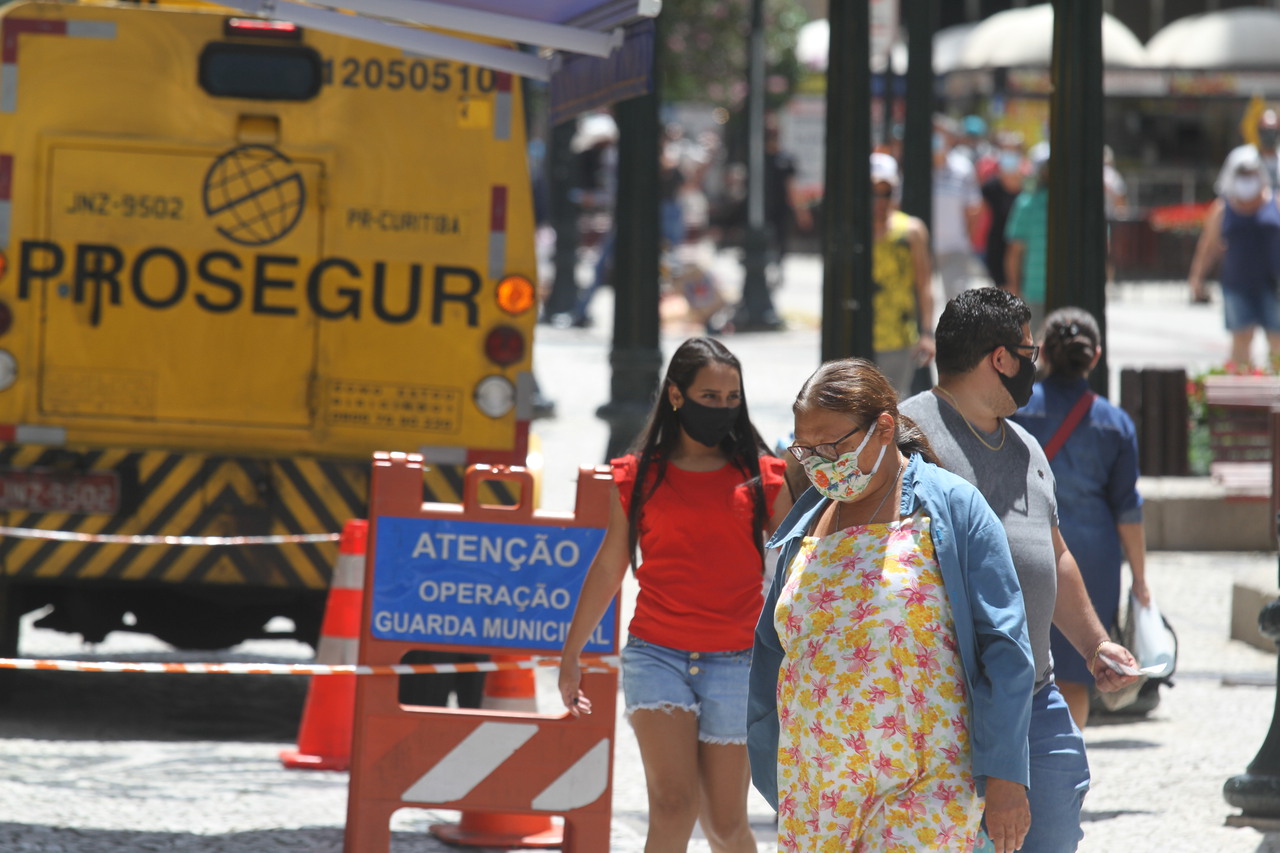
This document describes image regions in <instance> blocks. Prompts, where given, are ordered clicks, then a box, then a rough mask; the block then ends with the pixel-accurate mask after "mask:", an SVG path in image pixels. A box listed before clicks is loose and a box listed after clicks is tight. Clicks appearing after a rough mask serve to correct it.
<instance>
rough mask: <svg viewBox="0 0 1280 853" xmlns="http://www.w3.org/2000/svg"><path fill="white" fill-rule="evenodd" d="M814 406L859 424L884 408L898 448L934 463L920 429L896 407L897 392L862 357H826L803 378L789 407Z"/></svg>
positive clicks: (796, 410)
mask: <svg viewBox="0 0 1280 853" xmlns="http://www.w3.org/2000/svg"><path fill="white" fill-rule="evenodd" d="M815 408H817V409H826V410H827V411H828V412H839V413H840V414H842V415H848V416H849V417H851V418H853V420H854V421H856V422H858V423H860V424H870V423H872V422H873V421H875V419H876V418H878V417H880V413H881V412H887V413H888V414H889V416H890V417H892V418H893V423H894V436H893V442H894V444H896V445H897V446H898V449H899V450H900V451H902V452H903V453H905V454H906V455H908V456H910V455H911V454H912V453H919V454H920V455H921V456H922V457H924V460H925V461H926V462H932V463H933V464H935V465H937V464H938V457H937V456H936V455H935V454H934V452H933V448H932V447H931V446H930V445H929V439H927V438H926V437H925V434H924V431H923V430H921V429H920V427H918V426H916V422H915V421H913V420H911V418H909V417H907V416H906V415H904V414H901V413H900V412H899V411H898V392H897V391H895V390H893V386H892V385H891V384H889V380H888V379H886V378H885V376H884V374H883V373H881V372H880V370H879V369H878V368H877V367H876V366H875V365H874V364H872V363H871V362H869V361H867V360H866V359H864V358H843V359H840V360H839V361H828V362H827V363H826V364H824V365H822V366H821V367H819V368H818V369H817V370H815V371H814V373H813V375H812V376H810V377H809V378H808V379H806V380H805V383H804V385H803V386H801V388H800V393H799V394H797V395H796V401H795V403H793V404H792V406H791V411H792V412H793V413H795V414H800V413H801V412H805V411H809V410H810V409H815Z"/></svg>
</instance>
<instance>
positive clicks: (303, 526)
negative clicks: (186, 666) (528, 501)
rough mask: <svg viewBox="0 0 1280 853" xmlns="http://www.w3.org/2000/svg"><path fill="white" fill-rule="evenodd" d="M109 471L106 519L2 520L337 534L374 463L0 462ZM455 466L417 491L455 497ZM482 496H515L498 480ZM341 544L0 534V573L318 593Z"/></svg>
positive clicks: (180, 456) (355, 507)
mask: <svg viewBox="0 0 1280 853" xmlns="http://www.w3.org/2000/svg"><path fill="white" fill-rule="evenodd" d="M27 469H46V470H47V469H52V470H67V469H72V470H75V471H78V472H101V471H114V472H116V473H117V474H118V476H119V480H120V500H119V504H120V509H119V511H118V512H116V513H114V514H110V515H79V514H69V513H47V512H46V513H40V512H23V511H9V512H4V513H0V524H4V525H6V526H10V527H27V528H37V529H43V530H61V531H73V532H77V533H89V534H116V535H166V536H271V535H283V536H288V535H290V534H310V533H339V532H341V530H342V525H343V523H344V522H345V521H346V520H347V519H349V518H364V517H365V516H366V512H367V506H368V490H369V463H368V462H367V461H358V460H330V459H311V458H303V457H295V458H277V459H272V458H254V457H231V456H217V455H211V454H198V453H170V452H166V451H155V450H149V451H131V450H123V449H84V448H73V447H57V448H54V447H38V446H20V445H8V446H5V447H3V448H0V470H16V471H22V470H27ZM462 475H463V471H462V469H461V468H459V467H456V466H430V467H429V468H428V470H427V471H426V473H425V475H424V484H423V486H424V491H423V499H424V500H426V501H438V502H445V503H455V502H458V501H460V500H461V494H462V479H463V478H462ZM481 501H482V502H483V503H490V504H510V503H512V496H511V495H510V493H509V491H508V489H507V487H506V486H505V484H503V483H486V484H484V486H483V487H482V489H481ZM337 553H338V549H337V545H336V543H320V544H316V543H287V544H280V545H238V546H206V545H189V546H168V545H141V544H137V545H131V544H116V543H109V544H108V543H97V542H53V541H48V540H39V539H18V538H4V539H0V570H2V572H3V575H4V576H5V577H7V578H9V579H11V580H15V581H18V582H21V581H23V580H26V581H33V582H39V581H53V582H62V583H65V582H68V581H73V580H75V581H97V582H112V581H135V582H142V583H162V584H186V583H205V584H240V585H250V586H265V587H277V588H295V589H296V588H303V589H317V590H321V589H325V588H326V587H327V586H328V584H329V578H330V574H331V572H332V568H333V565H334V561H335V560H336V559H337Z"/></svg>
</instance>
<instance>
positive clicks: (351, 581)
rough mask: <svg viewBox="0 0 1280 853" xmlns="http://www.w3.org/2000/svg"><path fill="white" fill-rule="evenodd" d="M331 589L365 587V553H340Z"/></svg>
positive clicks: (334, 568) (334, 569)
mask: <svg viewBox="0 0 1280 853" xmlns="http://www.w3.org/2000/svg"><path fill="white" fill-rule="evenodd" d="M329 589H364V555H363V554H339V555H338V562H337V563H336V564H335V565H334V567H333V583H331V584H329Z"/></svg>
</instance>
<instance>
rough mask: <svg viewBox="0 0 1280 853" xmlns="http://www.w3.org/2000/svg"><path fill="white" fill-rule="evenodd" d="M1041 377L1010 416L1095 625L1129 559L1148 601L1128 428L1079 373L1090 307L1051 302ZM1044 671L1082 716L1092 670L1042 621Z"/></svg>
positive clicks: (1110, 609) (1089, 366)
mask: <svg viewBox="0 0 1280 853" xmlns="http://www.w3.org/2000/svg"><path fill="white" fill-rule="evenodd" d="M1041 340H1042V342H1043V343H1042V344H1041V346H1042V349H1041V363H1042V364H1043V365H1044V367H1045V377H1044V379H1042V380H1041V381H1039V382H1037V383H1036V384H1035V387H1034V389H1032V392H1031V400H1030V401H1029V402H1028V403H1027V405H1025V406H1023V407H1022V408H1021V409H1019V410H1018V412H1017V413H1016V414H1015V415H1014V416H1013V420H1014V422H1015V423H1018V424H1020V425H1021V426H1023V427H1025V428H1026V430H1027V432H1029V433H1031V435H1033V436H1034V437H1035V438H1036V440H1037V441H1039V442H1040V445H1041V446H1042V447H1043V448H1044V451H1045V456H1046V457H1047V458H1048V460H1049V465H1050V467H1052V468H1053V477H1054V480H1055V481H1056V483H1057V488H1058V529H1059V530H1060V531H1061V532H1062V539H1063V541H1064V542H1066V543H1067V547H1068V548H1070V549H1071V553H1072V554H1073V555H1074V556H1075V558H1076V564H1077V565H1078V566H1079V567H1080V576H1081V577H1082V578H1083V579H1084V585H1085V588H1086V589H1087V590H1088V592H1089V601H1090V602H1092V604H1093V609H1094V611H1095V612H1096V613H1097V614H1098V619H1099V620H1101V622H1102V624H1103V625H1112V624H1114V623H1115V621H1116V616H1117V614H1118V613H1119V610H1120V582H1121V565H1122V564H1123V562H1124V559H1125V557H1128V559H1129V569H1130V571H1131V572H1132V573H1133V585H1132V589H1133V595H1134V597H1135V598H1137V599H1138V601H1140V602H1141V603H1142V604H1144V605H1146V604H1148V603H1150V600H1151V595H1150V593H1149V592H1148V590H1147V581H1146V554H1147V544H1146V541H1147V540H1146V534H1145V533H1144V532H1143V527H1142V496H1141V495H1140V494H1138V473H1139V472H1138V436H1137V430H1135V429H1134V425H1133V420H1132V419H1131V418H1130V417H1129V415H1128V414H1126V413H1125V411H1124V410H1123V409H1120V408H1119V407H1117V406H1114V405H1112V404H1111V402H1110V401H1108V400H1107V399H1106V398H1105V397H1101V396H1099V395H1097V394H1095V393H1093V392H1092V391H1091V390H1090V389H1089V373H1090V371H1092V370H1093V369H1094V368H1095V367H1097V365H1098V360H1099V359H1100V358H1102V335H1101V333H1100V332H1099V331H1098V322H1097V320H1095V319H1094V317H1093V315H1092V314H1090V313H1089V312H1088V311H1085V310H1084V309H1082V308H1060V309H1058V310H1057V311H1054V312H1053V313H1052V314H1050V315H1049V317H1048V319H1046V320H1045V324H1044V329H1043V331H1042V332H1041ZM1049 647H1050V650H1051V651H1052V652H1053V678H1054V681H1056V682H1057V683H1058V689H1059V690H1061V691H1062V695H1063V698H1065V699H1066V700H1067V706H1068V707H1069V708H1070V709H1071V718H1072V719H1073V720H1075V722H1076V725H1077V726H1079V727H1080V728H1084V725H1085V723H1086V722H1088V719H1089V701H1090V691H1091V690H1092V689H1093V673H1092V672H1091V671H1090V670H1089V662H1088V661H1086V660H1085V659H1084V657H1082V656H1081V655H1080V653H1079V652H1078V651H1077V650H1076V649H1075V647H1074V646H1072V645H1071V643H1069V642H1067V639H1066V637H1064V636H1063V635H1062V632H1061V631H1059V630H1058V629H1057V628H1056V627H1055V628H1051V629H1050V637H1049Z"/></svg>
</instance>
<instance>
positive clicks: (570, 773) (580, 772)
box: [531, 738, 610, 812]
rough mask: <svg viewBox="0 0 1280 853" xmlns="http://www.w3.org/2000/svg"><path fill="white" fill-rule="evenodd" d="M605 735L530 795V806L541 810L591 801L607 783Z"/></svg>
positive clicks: (595, 798) (558, 808)
mask: <svg viewBox="0 0 1280 853" xmlns="http://www.w3.org/2000/svg"><path fill="white" fill-rule="evenodd" d="M609 750H610V742H609V739H608V738H605V739H604V740H602V741H600V742H599V743H597V744H596V745H595V746H593V747H591V749H590V750H589V751H588V752H587V754H586V755H584V756H582V757H581V758H579V759H578V760H577V761H575V762H574V763H573V766H572V767H570V768H569V769H568V770H566V771H564V773H561V774H560V778H559V779H557V780H556V781H554V782H552V783H551V784H550V785H548V786H547V788H546V790H544V791H543V792H542V793H541V794H539V795H538V796H536V797H534V798H533V802H532V803H531V805H532V807H533V808H535V809H538V810H540V811H547V812H564V811H568V810H570V809H578V808H582V807H583V806H585V805H587V804H589V803H594V802H595V801H596V800H598V799H599V798H600V795H601V794H603V793H604V789H605V788H606V787H607V786H608V784H609Z"/></svg>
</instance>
